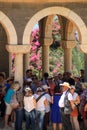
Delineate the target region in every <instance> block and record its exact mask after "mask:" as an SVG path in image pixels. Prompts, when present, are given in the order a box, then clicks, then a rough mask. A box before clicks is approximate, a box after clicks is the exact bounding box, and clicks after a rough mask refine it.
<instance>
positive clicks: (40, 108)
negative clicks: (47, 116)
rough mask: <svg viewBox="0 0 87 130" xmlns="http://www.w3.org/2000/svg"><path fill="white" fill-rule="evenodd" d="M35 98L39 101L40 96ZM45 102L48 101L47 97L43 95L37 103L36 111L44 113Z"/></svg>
mask: <svg viewBox="0 0 87 130" xmlns="http://www.w3.org/2000/svg"><path fill="white" fill-rule="evenodd" d="M34 97H35V99H37V98H38V97H39V95H38V94H34ZM45 100H46V97H45V95H43V96H42V97H41V98H40V99H39V100H38V102H37V105H36V110H38V111H44V110H45V104H44V101H45Z"/></svg>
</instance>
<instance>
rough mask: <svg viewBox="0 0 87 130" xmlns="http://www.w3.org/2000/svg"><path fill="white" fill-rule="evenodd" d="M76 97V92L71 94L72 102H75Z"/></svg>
mask: <svg viewBox="0 0 87 130" xmlns="http://www.w3.org/2000/svg"><path fill="white" fill-rule="evenodd" d="M77 96H78V94H77V93H76V92H74V93H73V94H72V97H73V100H76V98H77Z"/></svg>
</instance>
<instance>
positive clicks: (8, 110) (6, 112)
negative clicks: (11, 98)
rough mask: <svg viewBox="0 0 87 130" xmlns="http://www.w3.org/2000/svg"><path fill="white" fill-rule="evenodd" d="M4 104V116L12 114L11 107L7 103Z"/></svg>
mask: <svg viewBox="0 0 87 130" xmlns="http://www.w3.org/2000/svg"><path fill="white" fill-rule="evenodd" d="M5 104H6V111H5V114H6V115H10V114H11V112H12V107H11V105H10V104H8V103H6V102H5Z"/></svg>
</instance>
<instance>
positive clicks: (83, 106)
mask: <svg viewBox="0 0 87 130" xmlns="http://www.w3.org/2000/svg"><path fill="white" fill-rule="evenodd" d="M82 87H83V92H82V94H81V95H80V100H81V102H80V112H81V115H82V117H83V123H84V128H85V129H87V83H86V82H84V83H82Z"/></svg>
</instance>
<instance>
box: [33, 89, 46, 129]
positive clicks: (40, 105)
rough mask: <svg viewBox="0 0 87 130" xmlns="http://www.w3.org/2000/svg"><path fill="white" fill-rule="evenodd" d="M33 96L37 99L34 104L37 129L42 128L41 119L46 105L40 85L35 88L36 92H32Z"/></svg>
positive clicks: (42, 119)
mask: <svg viewBox="0 0 87 130" xmlns="http://www.w3.org/2000/svg"><path fill="white" fill-rule="evenodd" d="M34 97H35V99H36V101H37V105H36V120H37V122H38V130H42V129H43V121H44V115H45V110H46V108H45V107H46V106H47V104H48V102H47V99H46V97H45V95H43V90H42V88H41V87H38V88H37V93H36V94H34Z"/></svg>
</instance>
